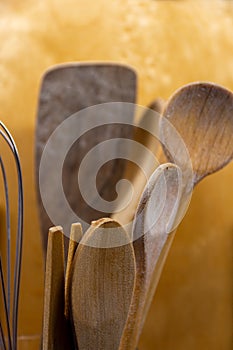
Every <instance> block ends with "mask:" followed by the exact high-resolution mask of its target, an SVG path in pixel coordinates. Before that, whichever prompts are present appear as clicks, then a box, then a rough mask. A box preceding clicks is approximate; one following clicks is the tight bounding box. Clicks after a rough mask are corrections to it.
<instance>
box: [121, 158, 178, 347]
mask: <svg viewBox="0 0 233 350" xmlns="http://www.w3.org/2000/svg"><path fill="white" fill-rule="evenodd" d="M181 188H182V178H181V171H180V169H179V168H178V167H177V166H176V165H174V164H169V163H168V164H163V165H161V166H159V167H158V168H157V169H156V170H155V172H154V173H153V174H152V176H151V178H150V180H149V182H148V183H147V186H146V188H145V190H144V192H143V195H142V197H141V200H140V203H139V206H138V209H137V212H136V215H135V220H134V229H133V238H134V240H135V241H134V242H133V245H134V252H135V258H136V281H135V291H134V295H133V300H132V304H131V306H130V311H129V316H128V319H127V323H126V326H125V328H124V332H123V335H122V339H121V343H120V347H119V349H121V350H123V349H127V350H128V349H135V348H136V346H137V343H138V338H139V335H140V332H141V328H142V319H143V316H144V307H145V303H146V298H147V294H148V292H149V289H150V283H151V279H152V277H153V271H154V269H155V267H156V263H157V261H158V258H159V256H160V253H161V251H162V248H163V246H164V245H165V243H166V240H167V237H168V233H169V232H170V230H171V229H172V225H173V222H174V220H175V217H176V213H177V211H178V208H179V204H180V198H181Z"/></svg>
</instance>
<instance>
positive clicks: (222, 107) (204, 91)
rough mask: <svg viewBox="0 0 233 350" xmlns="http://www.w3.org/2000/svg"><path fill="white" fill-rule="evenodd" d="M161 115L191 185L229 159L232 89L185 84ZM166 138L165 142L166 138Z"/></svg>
mask: <svg viewBox="0 0 233 350" xmlns="http://www.w3.org/2000/svg"><path fill="white" fill-rule="evenodd" d="M164 117H165V118H167V119H168V120H169V121H170V122H171V123H172V124H173V126H174V127H175V128H176V129H177V131H178V132H179V133H180V135H181V136H182V138H183V139H184V141H185V144H186V146H187V148H188V151H189V154H190V157H191V160H192V164H193V184H194V186H195V185H196V184H197V183H198V182H199V181H200V180H201V179H203V178H204V177H205V176H207V175H209V174H212V173H214V172H216V171H217V170H219V169H221V168H222V167H224V166H225V165H227V164H228V163H229V162H230V161H231V160H232V158H233V137H232V134H233V94H232V92H230V91H228V90H227V89H225V88H222V87H220V86H217V85H215V84H211V83H194V84H189V85H187V86H185V87H183V88H181V89H180V90H178V91H177V92H176V93H175V94H174V95H173V96H172V97H171V99H170V100H169V102H168V104H167V107H166V108H165V111H164ZM163 134H164V137H165V139H166V137H168V136H169V135H166V130H163ZM167 142H168V143H169V140H167ZM171 142H174V145H173V147H175V142H176V140H170V143H171ZM164 151H165V153H166V156H167V158H168V159H170V160H172V161H173V160H174V159H173V158H172V157H171V155H170V153H169V152H167V150H166V149H164ZM176 157H177V158H176V163H178V164H179V153H177V156H176ZM174 236H175V231H173V232H172V233H170V234H169V235H168V237H167V240H166V242H165V244H164V246H163V248H162V250H161V253H160V255H159V258H158V260H157V263H156V266H155V269H154V273H153V276H152V278H151V284H150V288H149V290H148V293H147V296H146V303H145V306H144V309H143V312H142V313H143V317H142V320H141V326H140V327H139V328H140V329H141V328H142V326H143V323H144V321H145V317H146V315H147V312H148V310H149V306H150V303H151V300H152V298H153V295H154V292H155V289H156V286H157V284H158V281H159V278H160V275H161V272H162V269H163V266H164V262H165V260H166V257H167V254H168V252H169V249H170V247H171V244H172V241H173V239H174ZM139 245H140V241H139ZM139 249H140V248H139ZM136 257H137V255H136ZM136 259H137V258H136ZM139 333H140V331H139ZM132 349H133V348H132Z"/></svg>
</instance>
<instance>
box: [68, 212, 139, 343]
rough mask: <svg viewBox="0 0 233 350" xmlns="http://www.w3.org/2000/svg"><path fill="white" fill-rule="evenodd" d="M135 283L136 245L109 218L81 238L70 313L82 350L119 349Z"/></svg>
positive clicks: (72, 285) (92, 227) (75, 266)
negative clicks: (134, 246)
mask: <svg viewBox="0 0 233 350" xmlns="http://www.w3.org/2000/svg"><path fill="white" fill-rule="evenodd" d="M134 280H135V256H134V250H133V244H132V242H131V241H130V237H129V236H128V234H127V233H126V231H125V230H124V228H123V227H121V226H120V224H119V223H117V222H116V221H114V220H112V219H109V218H106V219H100V220H98V221H96V222H94V223H92V226H91V227H90V228H89V230H88V231H87V232H86V233H85V235H84V237H83V238H82V240H81V242H80V244H79V246H78V248H77V250H76V253H75V258H74V261H73V268H72V283H71V296H70V298H71V305H72V308H71V310H72V311H71V312H72V319H73V324H74V329H75V335H76V342H77V344H78V348H79V350H94V349H95V350H102V349H113V350H114V349H115V350H117V349H118V348H119V344H120V339H121V335H122V332H123V329H124V326H125V323H126V320H127V317H128V312H129V308H130V304H131V298H132V295H133V289H134Z"/></svg>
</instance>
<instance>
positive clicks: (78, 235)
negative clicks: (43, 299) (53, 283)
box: [65, 223, 83, 319]
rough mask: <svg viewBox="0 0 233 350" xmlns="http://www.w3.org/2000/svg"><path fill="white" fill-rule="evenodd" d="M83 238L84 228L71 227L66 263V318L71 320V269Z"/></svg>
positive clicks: (79, 226) (76, 224)
mask: <svg viewBox="0 0 233 350" xmlns="http://www.w3.org/2000/svg"><path fill="white" fill-rule="evenodd" d="M82 236H83V232H82V226H81V224H80V223H74V224H72V225H71V230H70V240H69V249H68V256H67V263H66V272H65V316H66V318H67V319H68V318H69V309H70V298H69V294H70V287H71V267H72V263H73V259H74V255H75V252H76V249H77V247H78V244H79V242H80V241H81V239H82Z"/></svg>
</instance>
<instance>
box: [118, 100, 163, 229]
mask: <svg viewBox="0 0 233 350" xmlns="http://www.w3.org/2000/svg"><path fill="white" fill-rule="evenodd" d="M163 107H164V101H163V100H161V99H159V98H158V99H155V100H154V101H153V102H151V104H150V105H149V106H148V107H147V108H145V109H143V110H142V113H141V114H142V115H141V116H140V119H139V122H138V124H137V126H135V127H134V134H133V140H134V141H135V142H136V143H139V144H141V145H143V146H144V147H145V149H146V150H148V151H151V152H152V153H153V154H154V155H155V156H156V157H157V155H158V153H161V150H162V148H161V145H160V143H159V141H158V139H157V138H155V137H154V136H153V133H154V134H156V131H157V129H158V126H157V120H156V118H155V114H156V113H158V114H161V113H162V111H163ZM139 111H140V109H139ZM155 112H156V113H155ZM147 130H150V132H148V131H147ZM134 145H135V144H132V149H134ZM137 159H138V163H139V164H140V165H141V166H140V169H139V168H138V166H137V165H135V164H134V163H131V162H128V164H127V166H126V169H125V174H124V178H126V179H127V180H129V181H130V182H131V183H132V185H133V188H134V193H133V198H132V200H131V201H130V203H129V205H128V206H127V207H126V208H125V209H123V210H122V211H119V212H116V213H114V214H113V215H112V218H113V219H115V220H117V221H119V222H120V223H121V224H123V225H125V224H128V223H129V222H130V221H131V220H133V218H134V215H135V211H136V209H137V206H138V203H139V200H140V197H141V195H142V193H143V190H144V187H145V186H146V182H147V180H148V179H147V178H146V177H145V174H144V173H143V172H142V170H145V169H150V175H151V174H152V173H153V172H154V170H155V169H156V168H157V166H158V165H159V164H158V162H156V161H155V163H154V164H149V162H150V160H151V159H150V158H149V157H148V154H145V152H142V154H140V153H138V152H137Z"/></svg>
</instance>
